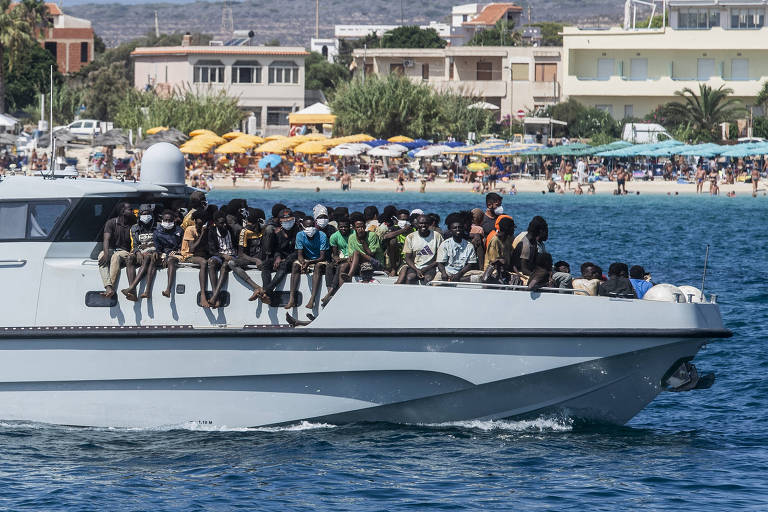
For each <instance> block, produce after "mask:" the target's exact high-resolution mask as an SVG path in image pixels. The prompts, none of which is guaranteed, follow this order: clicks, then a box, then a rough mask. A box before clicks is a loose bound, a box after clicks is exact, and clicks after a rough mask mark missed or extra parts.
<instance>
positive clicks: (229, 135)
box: [222, 132, 245, 140]
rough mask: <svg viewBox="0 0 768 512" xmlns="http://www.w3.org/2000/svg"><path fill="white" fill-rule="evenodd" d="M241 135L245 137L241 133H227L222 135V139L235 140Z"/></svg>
mask: <svg viewBox="0 0 768 512" xmlns="http://www.w3.org/2000/svg"><path fill="white" fill-rule="evenodd" d="M242 135H245V134H244V133H243V132H227V133H225V134H224V135H222V137H223V138H225V139H227V140H232V139H236V138H238V137H240V136H242Z"/></svg>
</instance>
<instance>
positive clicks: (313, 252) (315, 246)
mask: <svg viewBox="0 0 768 512" xmlns="http://www.w3.org/2000/svg"><path fill="white" fill-rule="evenodd" d="M330 248H331V247H330V246H329V245H328V236H327V235H326V234H325V233H323V232H322V231H320V230H318V232H317V233H315V236H313V237H312V238H309V237H308V236H307V235H306V234H305V233H304V231H299V232H298V233H297V234H296V249H297V250H298V249H301V250H302V251H304V257H305V258H306V259H308V260H316V259H317V258H319V257H320V251H326V252H327V251H329V250H330Z"/></svg>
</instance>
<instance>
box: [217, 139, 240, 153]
mask: <svg viewBox="0 0 768 512" xmlns="http://www.w3.org/2000/svg"><path fill="white" fill-rule="evenodd" d="M245 151H246V149H245V148H244V147H243V146H241V145H240V144H236V143H235V142H234V141H230V142H227V143H226V144H222V145H221V146H219V147H217V148H216V149H215V150H214V151H213V152H214V153H218V154H220V155H222V154H229V153H238V154H239V153H245Z"/></svg>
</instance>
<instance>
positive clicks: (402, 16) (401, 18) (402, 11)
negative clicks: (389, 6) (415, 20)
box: [400, 0, 405, 27]
mask: <svg viewBox="0 0 768 512" xmlns="http://www.w3.org/2000/svg"><path fill="white" fill-rule="evenodd" d="M400 26H401V27H403V26H405V11H404V10H403V0H400Z"/></svg>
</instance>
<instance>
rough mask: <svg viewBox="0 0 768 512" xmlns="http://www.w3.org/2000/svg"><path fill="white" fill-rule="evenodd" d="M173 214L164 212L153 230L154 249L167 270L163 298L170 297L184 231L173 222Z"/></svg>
mask: <svg viewBox="0 0 768 512" xmlns="http://www.w3.org/2000/svg"><path fill="white" fill-rule="evenodd" d="M174 219H175V214H174V213H173V211H171V210H165V211H164V212H163V215H162V216H161V217H160V224H159V225H158V226H157V227H156V228H155V248H156V249H157V254H159V255H160V263H161V264H162V265H163V266H164V267H165V268H167V269H168V286H167V287H166V288H165V290H163V296H164V297H170V296H171V287H172V286H173V283H174V280H175V279H176V268H177V267H178V265H179V261H180V260H181V254H180V251H181V241H182V239H183V238H184V231H182V229H181V228H180V227H179V226H177V225H176V222H174Z"/></svg>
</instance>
